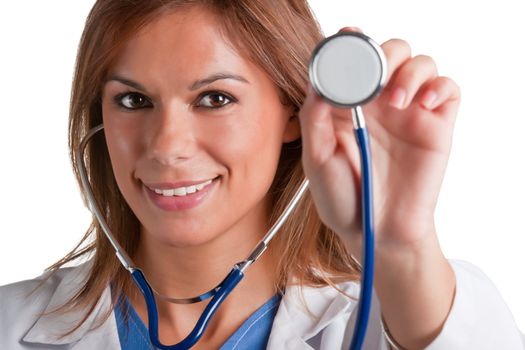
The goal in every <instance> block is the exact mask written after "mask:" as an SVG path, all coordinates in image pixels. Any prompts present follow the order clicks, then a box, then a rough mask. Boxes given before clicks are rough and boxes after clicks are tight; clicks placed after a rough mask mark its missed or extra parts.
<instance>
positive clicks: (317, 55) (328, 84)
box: [76, 32, 386, 350]
mask: <svg viewBox="0 0 525 350" xmlns="http://www.w3.org/2000/svg"><path fill="white" fill-rule="evenodd" d="M309 75H310V81H311V83H312V86H313V88H314V90H315V91H316V92H317V93H318V94H319V95H320V96H322V97H323V98H324V99H325V100H327V101H328V102H329V103H331V104H333V105H335V106H337V107H344V108H352V117H353V118H352V120H353V124H354V131H355V134H356V140H357V143H358V146H359V150H360V157H361V190H362V191H361V192H362V198H361V203H362V204H361V205H362V223H363V258H362V276H361V291H360V301H359V305H358V313H357V319H356V325H355V329H354V335H353V338H352V343H351V345H350V349H351V350H358V349H361V347H362V344H363V341H364V338H365V334H366V328H367V325H368V318H369V314H370V307H371V301H372V289H373V272H374V215H373V196H372V195H373V193H372V163H371V155H370V145H369V140H368V132H367V129H366V125H365V119H364V116H363V112H362V110H361V107H360V106H361V105H363V104H365V103H367V102H369V101H370V100H372V99H373V98H374V97H375V96H376V95H377V94H379V92H380V91H381V89H382V88H383V86H384V83H385V80H386V59H385V57H384V54H383V52H382V50H381V47H380V46H379V45H378V44H377V43H375V42H374V41H373V40H372V39H370V38H369V37H368V36H366V35H364V34H361V33H357V32H342V33H338V34H335V35H333V36H331V37H328V38H326V39H324V40H323V41H321V42H320V43H319V44H318V46H317V47H316V48H315V50H314V52H313V55H312V59H311V61H310V68H309ZM103 128H104V125H102V124H101V125H98V126H96V127H94V128H92V129H91V130H89V131H88V133H87V134H86V136H85V137H84V138H83V140H82V142H81V143H80V146H79V149H78V150H77V153H76V159H77V166H78V168H79V172H80V179H81V182H82V187H83V189H84V193H85V195H86V198H87V201H88V206H89V209H90V210H91V212H92V213H93V214H94V215H95V217H96V218H97V220H98V222H99V224H100V226H101V228H102V230H103V231H104V234H105V235H106V237H107V238H108V240H109V242H110V243H111V245H112V246H113V248H114V249H115V252H116V255H117V257H118V259H119V260H120V262H121V264H122V265H123V266H124V268H125V269H126V270H128V271H129V273H130V274H131V277H132V278H133V281H134V282H135V284H136V285H137V287H138V288H139V290H140V291H141V292H142V294H143V296H144V299H145V301H146V307H147V311H148V329H149V337H150V340H151V343H152V344H153V345H154V346H155V347H157V348H159V349H169V350H182V349H189V348H191V347H192V346H193V345H195V344H196V343H197V342H198V341H199V339H200V338H201V336H202V334H203V333H204V330H205V329H206V327H207V325H208V323H209V321H210V320H211V318H212V317H213V315H214V313H215V312H216V311H217V309H218V308H219V306H220V305H221V303H222V302H223V301H224V300H225V298H226V297H227V296H228V295H229V294H230V293H231V292H232V290H233V289H234V288H235V287H236V286H237V284H239V282H240V281H241V280H242V278H243V277H244V274H245V272H246V270H247V269H248V268H249V267H250V266H251V265H252V264H253V263H254V262H255V261H257V259H258V258H259V257H260V256H261V255H262V254H263V253H264V251H265V250H266V248H267V247H268V244H269V243H270V241H271V240H272V238H273V237H274V236H275V235H276V234H277V232H278V231H279V229H280V228H281V226H282V225H283V223H284V222H285V221H286V219H287V218H288V216H289V215H290V213H291V212H292V210H293V209H294V208H295V207H296V205H297V203H298V202H299V200H300V199H301V197H302V196H303V194H304V192H305V191H306V189H307V188H308V184H309V181H308V179H307V178H305V179H304V180H303V182H302V183H301V185H300V186H299V189H298V190H297V191H296V193H295V195H294V197H293V198H292V200H291V201H290V203H289V204H288V206H287V207H286V209H285V210H284V212H283V213H282V214H281V216H280V217H279V219H278V220H277V221H276V222H275V224H274V225H273V226H272V227H271V229H270V230H269V231H268V232H267V233H266V235H265V236H264V238H263V239H262V240H261V241H260V242H259V243H258V244H257V246H256V247H255V248H254V249H253V251H252V252H251V253H250V254H249V255H248V257H247V258H246V259H244V260H243V261H241V262H239V263H237V264H235V265H234V266H233V268H232V270H231V271H230V272H229V274H228V275H227V276H226V278H225V279H224V280H223V281H222V282H221V283H219V285H217V286H216V287H215V288H213V289H211V290H210V291H208V292H206V293H203V294H201V295H199V296H196V297H193V298H172V297H168V296H165V295H162V294H160V293H158V292H157V291H156V290H155V289H153V288H152V287H151V285H150V284H149V283H148V281H147V279H146V277H145V276H144V274H143V272H142V271H141V270H140V269H139V268H138V267H136V266H135V265H134V263H133V261H132V260H131V258H130V257H129V256H128V255H127V254H126V252H125V251H124V250H123V249H122V247H121V246H120V244H119V243H118V242H117V240H116V239H115V237H114V236H113V234H112V233H111V230H110V228H109V226H108V225H107V223H106V220H105V219H104V215H103V213H102V212H101V211H100V209H99V208H98V206H97V204H96V201H95V198H94V196H93V191H92V190H91V186H90V183H89V180H88V175H87V172H86V167H85V165H84V150H85V147H86V145H87V143H88V141H89V140H90V139H91V137H92V136H93V135H95V134H96V133H97V132H99V131H100V130H102V129H103ZM154 295H156V296H157V297H159V298H160V299H162V300H165V301H168V302H171V303H175V304H192V303H197V302H200V301H203V300H206V299H208V298H212V299H211V301H210V302H209V303H208V305H207V306H206V308H205V309H204V311H203V313H202V315H201V317H200V318H199V320H198V321H197V324H196V325H195V327H194V328H193V330H192V331H191V332H190V334H189V335H188V336H187V337H186V338H185V339H184V340H182V341H181V342H180V343H178V344H174V345H164V344H162V343H161V342H160V340H159V330H158V311H157V305H156V302H155V297H154Z"/></svg>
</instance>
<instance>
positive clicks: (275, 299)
mask: <svg viewBox="0 0 525 350" xmlns="http://www.w3.org/2000/svg"><path fill="white" fill-rule="evenodd" d="M344 30H356V29H352V28H346V29H344ZM321 39H322V35H321V32H320V30H319V27H318V25H317V23H316V22H315V19H314V17H313V15H312V14H311V12H310V9H309V8H308V5H307V3H306V2H305V1H300V0H290V1H285V0H281V1H264V0H260V1H240V0H239V1H219V0H217V1H211V0H208V1H206V0H202V1H196V0H173V1H165V0H164V1H157V0H156V1H147V2H144V1H118V0H102V1H97V3H96V4H95V5H94V7H93V9H92V11H91V13H90V15H89V17H88V20H87V23H86V27H85V30H84V33H83V36H82V40H81V43H80V47H79V52H78V59H77V66H76V74H75V78H74V82H73V91H72V101H71V112H70V129H69V130H70V147H71V150H72V160H73V164H75V161H76V159H75V154H74V151H75V150H76V149H78V147H79V144H80V140H81V139H82V138H83V137H84V136H85V134H86V131H87V130H88V129H90V128H91V127H93V126H96V125H99V124H101V123H103V124H104V132H103V136H102V133H101V134H99V135H97V136H96V137H95V138H94V139H93V141H91V144H90V148H89V152H88V157H87V158H88V164H89V173H90V180H91V184H92V186H93V188H94V193H95V197H96V198H97V200H98V203H99V206H100V207H101V208H105V215H106V219H107V221H108V223H109V226H110V227H111V229H112V231H113V232H114V234H115V235H116V237H117V239H118V240H119V242H120V244H121V245H122V246H123V247H124V249H125V250H126V251H127V252H128V254H129V255H130V256H131V257H132V259H133V260H134V262H135V263H136V264H137V266H139V267H140V268H141V269H142V270H143V271H144V274H145V275H146V276H147V278H148V280H149V281H150V283H151V285H152V286H153V287H154V288H155V289H156V290H157V291H159V292H160V293H161V294H164V295H169V296H173V297H179V298H183V297H190V296H194V295H198V294H201V293H202V292H205V291H207V290H209V289H210V288H212V287H213V286H215V285H217V284H218V283H219V282H220V281H221V280H222V279H223V278H224V276H225V274H226V273H227V272H228V271H229V269H230V268H231V266H232V265H233V264H235V263H236V262H238V261H240V260H242V259H243V258H244V257H245V256H246V255H247V254H248V253H249V252H250V251H251V250H252V249H253V247H254V246H255V245H256V244H257V242H258V241H259V239H260V238H261V237H262V236H263V235H264V234H265V232H266V231H267V230H268V228H269V227H270V226H271V224H272V223H273V222H274V221H275V219H276V218H277V216H278V215H279V214H280V213H281V212H282V210H283V208H284V207H285V206H286V204H287V203H288V202H289V200H290V198H291V196H292V195H293V193H294V192H295V190H296V189H297V187H298V186H299V184H300V182H301V180H302V178H303V177H304V175H306V176H307V177H308V178H309V179H310V191H311V196H310V195H307V196H306V197H305V198H304V199H303V200H302V201H301V203H300V206H299V207H298V208H297V209H296V210H295V211H294V213H293V214H292V217H291V218H290V219H289V220H288V221H287V223H286V225H285V226H284V228H283V229H282V230H281V232H280V233H279V235H278V236H277V237H276V239H275V240H274V241H272V244H271V246H270V249H269V250H268V251H267V252H266V253H265V254H264V255H263V256H262V257H261V259H260V260H258V261H257V263H255V264H254V265H253V266H252V267H251V269H250V270H249V272H248V273H247V275H246V277H245V279H244V280H243V281H242V283H241V284H240V285H239V286H238V287H237V288H236V289H235V291H234V292H233V293H232V294H231V295H230V296H229V298H228V299H227V300H226V301H225V302H224V303H223V304H222V306H221V308H220V309H219V311H218V312H217V313H216V315H215V317H214V319H213V321H212V322H211V324H210V326H209V327H208V329H207V330H206V332H205V333H204V336H203V337H202V338H201V340H200V341H199V342H198V343H197V345H196V346H195V347H194V349H218V348H223V349H232V348H237V349H244V348H257V349H262V348H265V347H267V348H270V349H283V348H284V349H305V348H316V349H336V348H341V347H348V342H349V339H350V338H351V335H352V330H353V321H354V318H355V313H354V312H353V311H354V310H355V306H356V301H355V299H356V297H357V295H358V288H359V286H358V281H359V268H358V265H357V263H356V262H355V261H354V260H353V258H352V255H353V256H354V257H356V258H357V260H359V259H360V254H359V252H360V247H361V244H360V226H361V225H360V220H359V215H360V213H359V206H360V201H359V182H360V181H359V159H358V153H357V146H356V144H355V141H354V136H353V127H352V124H351V120H350V118H349V113H348V111H346V110H341V109H337V108H334V107H331V106H330V105H328V104H327V103H325V102H324V101H322V100H321V99H320V98H319V97H318V96H316V94H315V93H314V92H313V90H312V89H311V87H309V85H308V79H307V64H308V60H309V57H310V54H311V52H312V50H313V48H314V47H315V45H316V44H317V43H318V42H319V41H320V40H321ZM382 48H383V50H384V52H385V54H386V57H387V61H388V67H389V72H390V74H389V76H388V77H387V82H388V84H387V86H386V89H385V90H384V91H383V92H382V94H381V95H380V96H379V97H378V98H377V99H376V100H374V101H373V102H371V103H369V104H368V105H366V106H365V107H364V111H365V115H366V116H367V118H368V119H367V123H368V127H369V132H370V134H371V138H372V140H371V142H372V151H373V154H374V164H373V165H374V170H375V172H374V178H375V184H374V185H375V194H374V196H375V202H376V206H375V212H376V266H377V269H376V280H375V287H376V292H377V298H378V300H377V301H376V303H375V309H374V312H373V314H372V318H371V322H370V325H369V332H368V339H367V341H366V344H365V348H366V349H387V348H388V346H399V347H403V348H408V349H412V348H424V347H428V348H432V349H466V348H467V349H470V348H476V349H480V348H486V349H493V348H505V349H523V341H522V338H521V335H520V332H519V330H518V329H517V327H516V326H515V324H514V320H513V318H512V315H511V314H510V312H509V311H508V310H507V308H506V306H505V304H504V302H503V301H502V300H501V297H500V296H499V294H498V293H497V291H496V289H495V288H494V287H493V286H492V284H491V283H490V281H489V280H488V279H487V278H486V277H485V276H484V275H483V274H482V273H481V272H480V271H478V270H477V269H476V268H475V267H473V266H471V265H469V264H467V263H464V262H448V261H447V260H446V259H445V258H444V256H443V254H442V252H441V250H440V248H439V244H438V240H437V234H436V232H435V229H434V224H433V213H434V208H435V205H436V201H437V197H438V193H439V188H440V185H441V181H442V179H443V175H444V171H445V167H446V163H447V159H448V154H449V150H450V144H451V136H452V130H453V125H454V120H455V116H456V113H457V108H458V105H459V100H460V93H459V89H458V87H457V86H456V84H455V83H454V82H453V81H452V80H451V79H449V78H445V77H440V76H438V75H437V70H436V66H435V64H434V62H433V60H432V59H431V58H429V57H427V56H416V57H411V53H410V47H409V45H408V44H407V43H406V42H404V41H401V40H395V39H394V40H390V41H387V42H385V43H384V44H383V45H382ZM303 169H304V172H303ZM75 172H76V174H77V178H78V169H77V168H75ZM91 237H94V239H93V240H92V241H91V240H89V239H90V238H91ZM82 243H86V244H87V245H85V246H81V244H82ZM81 257H91V258H90V260H89V261H88V262H86V263H84V264H82V265H80V266H79V267H74V268H63V265H64V264H65V263H67V262H70V261H74V260H77V259H78V258H81ZM0 295H1V299H0V300H2V304H1V310H2V313H1V319H2V327H1V328H0V329H2V330H1V331H0V332H1V333H0V345H2V346H1V348H7V349H29V348H46V349H47V348H61V349H63V348H75V349H88V348H90V349H92V348H96V349H102V348H103V349H114V348H119V347H122V348H124V349H130V348H132V349H142V348H149V342H148V339H147V336H145V329H146V328H145V325H147V324H148V320H147V312H146V307H145V303H144V301H143V299H142V297H141V295H140V293H138V291H137V290H136V288H135V287H134V285H133V284H132V281H131V280H130V278H129V274H128V273H127V272H126V271H125V270H124V269H122V267H121V266H120V264H119V262H118V259H117V258H116V257H115V255H114V252H113V249H112V248H111V246H110V245H109V243H108V241H107V239H106V238H105V237H104V235H103V233H102V231H101V230H100V226H99V224H98V223H97V222H96V221H94V222H93V224H92V226H91V228H90V229H89V230H88V232H87V233H86V235H85V237H84V238H83V240H82V241H81V242H80V244H79V246H78V247H77V249H75V250H73V251H72V252H71V253H70V254H68V255H67V256H66V257H64V258H63V259H62V260H60V261H59V262H57V263H56V264H55V265H53V266H52V267H51V269H50V272H48V273H47V274H45V275H43V276H41V277H40V278H37V279H35V280H31V281H24V282H20V283H17V284H14V285H10V286H5V287H2V289H0ZM157 304H158V309H159V329H160V339H161V341H162V342H163V343H164V344H172V343H177V342H179V341H180V340H181V339H183V338H184V337H185V336H186V335H187V334H188V333H189V332H190V331H191V329H192V328H193V326H194V324H195V322H196V320H197V319H198V317H199V316H200V314H201V313H202V310H203V308H204V306H205V303H197V304H190V305H179V304H172V303H168V302H166V301H164V300H160V299H159V300H157ZM379 304H380V305H381V308H380V309H379ZM487 304H489V305H491V309H490V310H487V308H486V305H487ZM381 317H382V318H383V319H384V323H385V325H386V326H387V327H388V332H389V333H390V337H391V338H392V339H395V340H389V342H390V345H388V344H387V339H386V334H388V333H384V332H382V330H381V326H380V325H381ZM396 343H397V344H398V345H395V344H396Z"/></svg>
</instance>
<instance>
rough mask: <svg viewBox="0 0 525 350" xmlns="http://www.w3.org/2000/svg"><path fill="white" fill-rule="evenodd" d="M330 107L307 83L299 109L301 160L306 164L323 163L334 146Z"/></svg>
mask: <svg viewBox="0 0 525 350" xmlns="http://www.w3.org/2000/svg"><path fill="white" fill-rule="evenodd" d="M330 108H331V106H330V105H328V103H326V102H324V101H323V100H322V98H321V97H319V96H318V95H317V93H316V92H315V91H314V90H313V88H312V87H311V85H309V86H308V93H307V96H306V99H305V101H304V103H303V106H302V107H301V110H300V111H299V120H300V126H301V138H302V140H303V155H304V157H303V160H304V161H305V162H306V164H305V165H307V166H308V165H310V164H312V163H313V164H312V165H315V166H318V165H322V164H324V162H325V161H326V160H327V159H328V158H329V156H330V155H331V154H332V153H333V150H334V148H335V147H336V144H335V137H334V127H333V121H332V117H331V115H330Z"/></svg>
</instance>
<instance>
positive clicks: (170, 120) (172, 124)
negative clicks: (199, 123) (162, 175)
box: [147, 103, 196, 166]
mask: <svg viewBox="0 0 525 350" xmlns="http://www.w3.org/2000/svg"><path fill="white" fill-rule="evenodd" d="M193 129H194V128H193V123H192V116H191V113H190V112H189V111H187V110H185V109H184V108H183V107H182V106H181V105H180V104H176V103H173V104H171V105H170V106H169V107H165V108H161V109H160V110H159V113H158V115H157V116H156V117H155V118H153V121H152V122H151V125H150V130H151V132H150V137H149V142H148V150H147V152H148V158H149V159H153V160H154V161H156V162H158V163H160V164H162V165H164V166H174V165H175V164H176V163H179V162H182V161H184V160H187V159H189V158H191V157H192V155H193V154H194V153H195V149H196V142H195V135H194V130H193Z"/></svg>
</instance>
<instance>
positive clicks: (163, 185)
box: [143, 176, 218, 190]
mask: <svg viewBox="0 0 525 350" xmlns="http://www.w3.org/2000/svg"><path fill="white" fill-rule="evenodd" d="M217 178H218V176H217V177H215V178H213V179H211V180H212V181H214V180H216V179H217ZM208 180H210V179H209V178H208V179H206V180H198V181H191V180H188V181H177V182H159V183H145V182H143V184H144V185H145V186H146V187H149V188H156V189H159V190H169V189H172V188H179V187H188V186H193V185H197V184H201V183H203V182H206V181H208Z"/></svg>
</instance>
